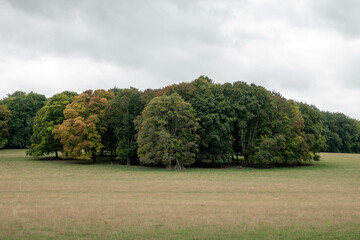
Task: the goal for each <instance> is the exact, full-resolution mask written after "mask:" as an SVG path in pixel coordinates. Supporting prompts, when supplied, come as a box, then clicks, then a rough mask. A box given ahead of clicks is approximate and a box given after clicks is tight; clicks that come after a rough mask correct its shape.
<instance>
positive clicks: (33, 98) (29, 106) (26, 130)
mask: <svg viewBox="0 0 360 240" xmlns="http://www.w3.org/2000/svg"><path fill="white" fill-rule="evenodd" d="M45 101H46V98H45V96H44V95H41V94H37V93H33V92H30V93H28V94H26V93H24V92H20V91H17V92H14V93H13V94H9V95H8V97H7V98H5V99H4V100H2V103H3V104H5V105H6V106H7V107H8V108H9V110H10V111H11V113H12V117H11V119H10V120H9V126H10V128H9V139H8V140H9V142H8V147H11V148H25V147H26V146H29V145H30V143H31V141H30V137H31V135H32V132H33V125H34V116H35V115H36V113H37V111H38V110H39V109H40V108H42V107H43V106H44V104H45Z"/></svg>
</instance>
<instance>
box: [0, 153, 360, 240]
mask: <svg viewBox="0 0 360 240" xmlns="http://www.w3.org/2000/svg"><path fill="white" fill-rule="evenodd" d="M24 155H25V152H24V151H22V150H2V151H0V239H38V238H42V239H46V238H48V239H52V238H56V239H111V238H112V239H119V238H122V239H184V238H188V239H224V238H234V239H235V238H240V237H241V238H242V239H309V238H317V239H360V237H359V235H360V230H359V229H360V155H355V154H322V161H321V162H318V163H315V164H314V166H309V167H302V168H281V169H261V170H260V169H246V168H243V169H237V168H226V169H187V170H186V171H183V172H172V171H168V170H165V169H154V168H146V167H139V166H135V167H126V166H121V165H110V164H106V163H103V164H98V165H92V164H82V163H79V162H76V161H44V160H37V159H32V158H29V157H25V156H24Z"/></svg>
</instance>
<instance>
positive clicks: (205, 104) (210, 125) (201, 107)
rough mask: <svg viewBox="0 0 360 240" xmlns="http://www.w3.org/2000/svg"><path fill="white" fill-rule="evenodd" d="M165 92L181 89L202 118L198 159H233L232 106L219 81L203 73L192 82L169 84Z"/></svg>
mask: <svg viewBox="0 0 360 240" xmlns="http://www.w3.org/2000/svg"><path fill="white" fill-rule="evenodd" d="M161 93H162V94H168V95H169V94H172V93H178V94H179V95H180V96H181V97H182V98H183V99H184V100H185V101H187V102H189V103H190V104H191V106H192V107H193V108H194V110H195V112H196V115H197V117H198V118H199V125H200V128H199V131H198V135H199V136H200V142H199V152H198V154H197V156H196V159H197V161H198V163H201V164H202V163H205V164H209V163H211V164H217V163H226V162H230V161H231V157H232V155H233V149H232V142H233V139H232V136H231V125H232V121H233V119H232V112H231V111H232V108H231V102H230V101H229V100H228V98H227V97H226V96H225V94H224V89H223V87H222V86H221V85H220V84H214V83H213V81H212V80H211V79H210V78H208V77H206V76H200V77H199V78H198V79H196V80H194V81H193V82H191V83H181V84H177V85H172V86H169V87H166V88H165V89H163V90H162V92H161Z"/></svg>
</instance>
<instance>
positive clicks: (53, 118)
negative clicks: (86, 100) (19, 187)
mask: <svg viewBox="0 0 360 240" xmlns="http://www.w3.org/2000/svg"><path fill="white" fill-rule="evenodd" d="M76 95H77V93H75V92H68V91H65V92H62V93H59V94H56V95H54V96H52V97H51V98H50V99H48V101H47V102H46V104H45V106H44V107H42V108H41V109H40V110H39V111H38V112H37V114H36V116H35V120H34V129H33V131H34V134H33V135H32V137H31V143H32V144H31V146H30V148H29V149H28V151H27V152H26V153H27V154H28V155H32V156H43V155H45V154H50V153H53V152H55V154H56V158H57V157H58V151H61V150H62V145H61V143H60V141H59V139H55V138H54V136H53V134H52V132H53V130H54V128H55V125H58V124H61V123H62V122H63V121H64V120H65V117H64V113H63V111H64V109H65V107H66V106H67V105H68V104H69V103H70V101H71V100H72V99H73V98H74V97H75V96H76Z"/></svg>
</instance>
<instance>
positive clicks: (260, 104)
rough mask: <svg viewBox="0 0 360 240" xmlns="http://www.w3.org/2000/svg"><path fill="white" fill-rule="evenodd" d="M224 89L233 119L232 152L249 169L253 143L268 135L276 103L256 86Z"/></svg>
mask: <svg viewBox="0 0 360 240" xmlns="http://www.w3.org/2000/svg"><path fill="white" fill-rule="evenodd" d="M224 87H225V89H226V91H227V96H228V97H229V99H230V102H231V105H232V108H233V111H234V115H235V118H234V121H233V126H232V127H233V128H232V135H233V137H234V143H235V144H234V151H235V153H236V155H239V152H241V154H242V155H243V156H244V158H245V165H248V164H251V162H250V161H251V160H252V159H254V158H253V157H252V156H250V155H251V154H253V153H254V151H253V150H254V147H255V145H256V142H258V141H260V139H262V138H263V137H268V136H269V135H271V131H272V123H271V119H272V118H273V116H274V114H275V112H276V108H275V102H274V99H273V97H272V94H271V93H270V92H269V91H267V90H266V89H265V88H263V87H261V86H257V85H255V84H251V85H248V84H247V83H245V82H235V83H233V85H232V87H231V86H230V85H225V86H224Z"/></svg>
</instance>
